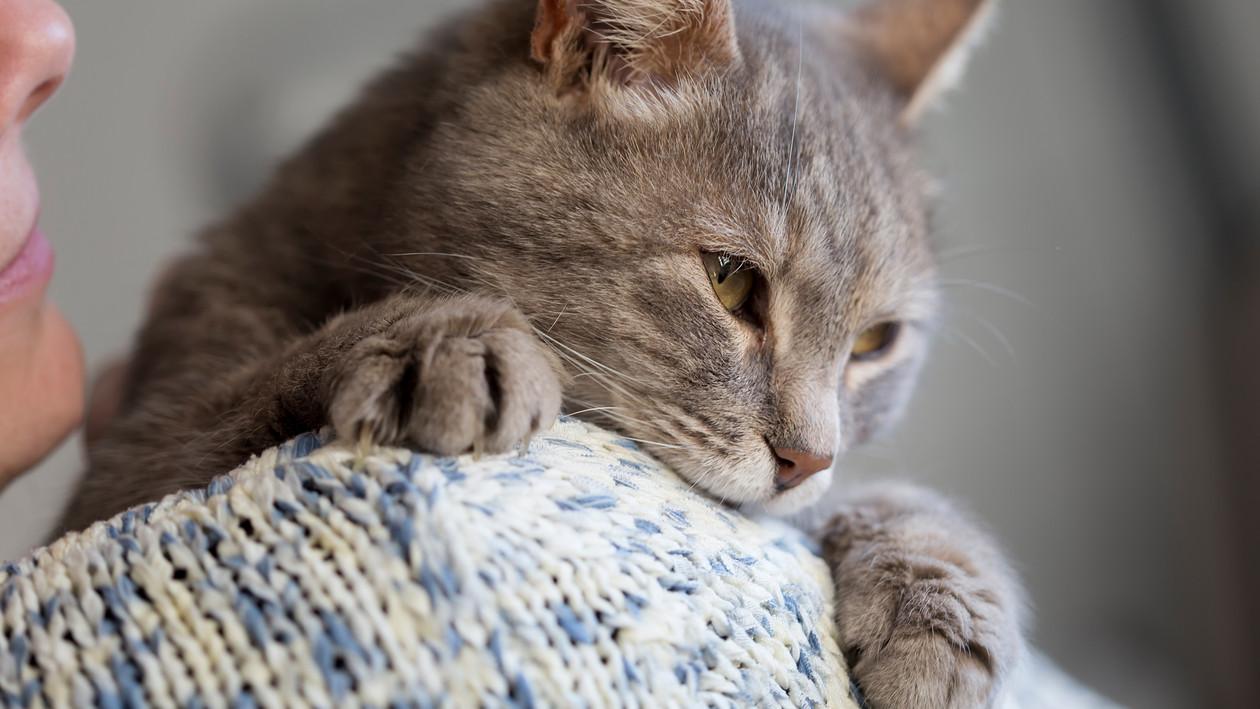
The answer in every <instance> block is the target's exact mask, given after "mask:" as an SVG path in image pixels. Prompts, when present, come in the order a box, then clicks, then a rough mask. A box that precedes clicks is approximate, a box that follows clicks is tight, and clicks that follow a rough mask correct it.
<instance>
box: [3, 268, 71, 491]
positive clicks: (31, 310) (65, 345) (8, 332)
mask: <svg viewBox="0 0 1260 709" xmlns="http://www.w3.org/2000/svg"><path fill="white" fill-rule="evenodd" d="M83 408H84V401H83V354H82V349H81V347H80V345H79V340H78V338H77V337H76V335H75V334H74V331H73V330H72V329H71V328H70V325H69V323H67V322H66V319H65V318H64V317H63V316H62V314H61V313H60V312H59V311H58V310H57V309H56V308H55V307H53V306H52V305H51V304H49V303H48V302H46V301H45V300H44V289H43V288H42V287H41V288H37V289H34V290H33V291H32V292H28V293H25V294H23V295H22V296H21V297H14V298H10V299H9V300H8V301H7V302H4V303H0V485H3V484H4V483H6V482H8V481H9V479H11V478H12V477H14V476H16V475H17V474H18V473H20V472H21V471H23V470H26V469H28V468H30V467H31V466H33V465H35V464H36V463H38V462H39V461H40V460H41V459H43V457H44V456H46V455H47V454H48V453H49V452H50V451H52V449H53V448H55V447H56V446H57V444H58V443H59V442H61V440H62V439H64V438H65V437H66V436H67V435H68V434H69V433H70V432H71V431H72V430H74V428H75V427H76V426H78V424H79V421H80V420H81V419H82V417H83Z"/></svg>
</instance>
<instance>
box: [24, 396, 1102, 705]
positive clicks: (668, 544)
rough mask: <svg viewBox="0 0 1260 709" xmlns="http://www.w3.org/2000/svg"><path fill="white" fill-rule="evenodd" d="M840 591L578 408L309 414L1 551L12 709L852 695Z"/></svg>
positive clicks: (782, 544) (754, 701)
mask: <svg viewBox="0 0 1260 709" xmlns="http://www.w3.org/2000/svg"><path fill="white" fill-rule="evenodd" d="M830 589H831V584H830V582H829V577H828V572H827V569H826V567H825V565H824V564H823V563H822V562H821V561H820V560H819V559H818V558H817V557H815V556H814V555H813V554H812V553H811V552H810V549H809V545H808V543H807V542H806V541H805V540H804V539H803V538H802V537H801V536H800V535H799V534H798V533H797V532H795V531H793V530H791V529H790V528H788V527H786V526H783V525H779V524H775V523H765V522H761V523H758V522H753V521H750V520H748V519H747V518H744V517H742V516H740V515H738V514H735V513H732V512H731V511H730V510H728V509H726V508H723V507H721V506H719V505H716V504H714V503H712V502H711V501H709V500H707V499H706V498H704V497H703V496H701V495H699V494H696V493H694V492H692V491H691V490H690V488H689V486H688V485H686V484H685V483H683V482H682V481H681V480H679V479H678V478H676V477H674V476H673V475H671V474H669V473H667V472H665V471H662V470H661V469H660V468H659V467H658V466H657V465H656V464H655V463H654V462H653V461H652V460H651V459H649V458H647V457H646V456H644V455H643V454H642V453H640V452H639V451H638V450H636V449H635V447H634V446H633V445H632V444H630V443H629V442H627V441H625V440H623V439H619V438H617V437H615V436H613V435H612V434H609V433H607V432H604V431H601V430H599V429H595V428H592V427H590V426H587V425H585V424H582V423H578V422H575V421H567V420H566V421H561V422H559V423H558V424H557V425H556V426H555V427H554V428H553V430H552V431H551V432H550V433H549V434H548V435H546V436H539V437H536V438H535V439H534V442H533V445H532V446H531V448H530V450H529V453H528V455H527V456H523V457H516V456H501V457H493V458H486V459H483V460H480V461H476V460H472V459H470V458H461V459H457V460H452V459H435V458H434V457H432V456H428V455H421V454H417V453H412V452H410V451H405V450H397V449H385V448H381V449H375V450H373V451H370V452H369V453H368V454H367V455H366V456H361V455H360V454H359V452H358V451H356V450H354V449H353V448H350V447H347V446H344V445H342V444H337V443H333V444H326V441H325V440H324V439H322V438H320V437H318V436H314V435H308V436H303V437H301V438H299V439H297V440H295V441H293V442H292V443H290V444H287V445H285V446H282V447H280V448H277V449H274V450H272V451H268V452H267V453H265V454H264V455H262V456H260V457H259V458H256V459H255V460H252V461H251V462H250V463H248V464H247V465H245V466H243V467H242V468H240V469H238V470H237V471H235V472H234V473H232V475H230V476H227V477H223V478H220V479H218V480H216V481H215V482H214V483H213V484H212V485H211V486H210V487H209V488H208V489H207V490H204V491H198V492H188V493H181V494H179V495H176V496H173V497H171V498H168V499H167V500H165V501H163V502H162V503H160V504H156V505H150V506H146V507H144V508H141V509H138V510H133V511H131V512H128V513H126V514H124V515H121V516H119V517H117V518H115V519H113V520H111V521H110V522H108V523H101V524H98V525H96V526H94V527H92V528H91V529H89V530H88V531H87V532H85V533H83V534H79V535H71V536H68V537H66V538H63V539H61V540H59V541H58V542H56V543H54V544H53V545H51V546H50V547H48V548H46V549H44V550H40V551H38V552H36V553H35V554H34V556H32V557H30V558H27V559H24V560H22V561H19V562H17V563H14V564H8V565H6V566H4V567H3V568H0V705H3V706H21V707H26V706H30V707H42V706H55V707H71V706H73V707H103V708H108V709H114V708H118V709H122V708H124V707H149V706H153V707H166V706H184V707H293V706H319V707H381V708H384V707H391V708H393V707H532V706H539V707H544V706H545V707H552V706H555V707H736V706H741V707H742V706H764V707H812V706H831V707H847V708H849V709H856V707H857V702H856V701H855V700H854V698H853V696H852V695H851V693H850V690H849V687H850V683H849V681H848V679H847V678H846V676H845V673H844V668H843V660H842V657H841V655H840V652H839V650H838V644H837V638H836V635H835V631H834V629H833V625H832V623H831V622H830V620H829V618H830V614H831V598H830ZM1053 701H1054V700H1051V703H1049V704H1045V706H1056V707H1068V706H1078V707H1083V706H1103V705H1101V704H1098V705H1093V704H1088V703H1082V702H1074V703H1071V704H1064V703H1061V702H1060V703H1057V704H1056V703H1053ZM1025 706H1026V707H1029V708H1031V707H1033V706H1042V704H1038V703H1037V702H1036V701H1035V700H1029V701H1027V702H1025Z"/></svg>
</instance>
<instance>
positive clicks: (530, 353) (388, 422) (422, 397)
mask: <svg viewBox="0 0 1260 709" xmlns="http://www.w3.org/2000/svg"><path fill="white" fill-rule="evenodd" d="M449 310H450V311H451V312H445V311H438V312H431V313H424V314H420V315H416V316H411V317H407V318H404V319H402V320H400V321H398V322H397V323H395V324H394V325H392V326H390V327H389V328H388V329H387V330H386V331H385V332H383V333H381V334H379V335H375V336H372V337H368V338H366V339H364V340H363V341H362V342H359V343H358V344H356V345H355V346H354V347H352V348H351V349H350V351H349V352H348V353H347V355H346V356H345V358H344V359H343V360H342V361H341V362H340V363H338V365H337V366H336V367H335V368H334V370H333V371H332V376H331V378H330V382H331V384H330V385H329V386H330V389H331V391H330V392H329V398H328V401H329V411H328V413H329V418H330V420H331V423H332V425H333V428H334V429H335V430H336V431H337V434H338V435H339V436H341V437H343V438H347V439H349V440H354V441H358V440H362V439H364V438H366V439H368V440H370V441H372V442H374V443H380V444H385V445H403V446H415V447H418V448H419V449H421V450H424V451H428V452H432V453H438V454H441V455H459V454H462V453H467V452H477V453H479V452H482V451H484V452H487V453H501V452H506V451H508V450H511V449H512V447H513V446H515V445H516V444H517V443H518V442H520V441H524V440H528V438H529V437H530V436H531V435H533V434H534V433H536V432H538V431H540V430H543V429H545V428H547V427H550V425H551V424H552V422H553V421H554V420H555V418H556V416H557V414H558V413H559V410H560V384H559V382H558V380H557V378H556V374H555V370H554V368H553V366H552V364H551V362H550V361H549V359H548V356H547V353H546V352H545V350H544V349H543V346H542V345H541V344H540V343H539V342H538V340H537V339H536V338H535V337H534V335H533V334H532V333H531V332H529V331H527V330H526V329H525V326H524V318H523V317H521V316H520V315H519V314H515V313H513V312H510V311H508V310H507V309H505V308H495V307H489V308H480V309H477V308H474V309H472V310H471V311H470V312H461V311H460V310H459V309H458V308H451V309H449ZM487 311H489V312H487Z"/></svg>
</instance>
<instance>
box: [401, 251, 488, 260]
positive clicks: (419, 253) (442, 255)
mask: <svg viewBox="0 0 1260 709" xmlns="http://www.w3.org/2000/svg"><path fill="white" fill-rule="evenodd" d="M381 255H382V256H388V257H391V258H404V257H408V256H438V257H440V258H462V259H468V260H470V261H481V260H484V259H483V258H482V257H480V256H472V255H470V254H454V253H447V252H442V251H408V252H404V253H397V254H381Z"/></svg>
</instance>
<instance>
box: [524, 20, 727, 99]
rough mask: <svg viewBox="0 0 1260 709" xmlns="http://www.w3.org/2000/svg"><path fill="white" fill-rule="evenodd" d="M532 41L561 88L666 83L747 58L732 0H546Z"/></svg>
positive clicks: (537, 57) (537, 55) (656, 86)
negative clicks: (739, 39)
mask: <svg viewBox="0 0 1260 709" xmlns="http://www.w3.org/2000/svg"><path fill="white" fill-rule="evenodd" d="M530 49H531V52H532V54H533V57H534V59H535V60H536V61H538V62H539V63H540V64H542V66H543V69H544V71H545V72H546V74H547V76H548V78H549V79H551V80H552V81H553V82H554V83H555V85H556V87H557V89H558V90H559V91H566V90H572V89H576V90H580V91H592V92H593V91H599V90H601V89H603V88H608V87H623V88H625V87H630V88H633V87H648V88H651V89H661V88H664V87H668V86H671V85H674V84H676V83H677V82H678V81H679V80H681V79H682V78H683V77H685V76H689V75H691V76H694V75H703V74H705V73H707V72H710V71H720V70H722V69H725V68H728V67H731V66H733V65H735V64H738V63H739V61H740V53H739V46H738V44H737V42H736V41H735V20H734V17H733V15H732V10H731V0H539V2H538V13H537V16H536V19H535V22H534V31H533V34H532V35H531V37H530Z"/></svg>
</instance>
